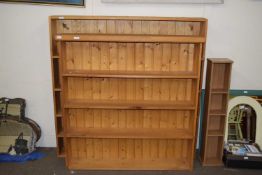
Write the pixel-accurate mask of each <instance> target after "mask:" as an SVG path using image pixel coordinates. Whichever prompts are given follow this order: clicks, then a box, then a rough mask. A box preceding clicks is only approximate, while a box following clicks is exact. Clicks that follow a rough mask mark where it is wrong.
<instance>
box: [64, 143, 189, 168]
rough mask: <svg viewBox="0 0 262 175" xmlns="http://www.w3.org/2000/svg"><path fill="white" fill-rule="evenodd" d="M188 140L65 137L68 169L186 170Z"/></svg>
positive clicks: (187, 165) (187, 163) (187, 166)
mask: <svg viewBox="0 0 262 175" xmlns="http://www.w3.org/2000/svg"><path fill="white" fill-rule="evenodd" d="M192 146H193V141H192V140H187V139H123V138H121V139H112V138H110V139H105V138H103V139H92V138H68V149H69V150H68V151H67V154H68V158H69V159H68V160H69V161H68V165H69V169H87V170H92V169H93V170H96V169H100V170H101V169H104V170H109V169H111V170H114V169H115V170H116V169H117V170H189V169H191V168H192V165H193V161H192V157H191V155H192V153H191V151H192Z"/></svg>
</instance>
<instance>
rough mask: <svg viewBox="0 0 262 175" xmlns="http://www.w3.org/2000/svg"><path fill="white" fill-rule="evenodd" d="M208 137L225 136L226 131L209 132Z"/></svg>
mask: <svg viewBox="0 0 262 175" xmlns="http://www.w3.org/2000/svg"><path fill="white" fill-rule="evenodd" d="M208 136H224V131H214V130H209V131H208Z"/></svg>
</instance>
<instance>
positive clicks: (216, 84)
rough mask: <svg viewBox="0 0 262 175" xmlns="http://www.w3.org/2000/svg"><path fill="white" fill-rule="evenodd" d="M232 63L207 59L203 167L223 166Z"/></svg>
mask: <svg viewBox="0 0 262 175" xmlns="http://www.w3.org/2000/svg"><path fill="white" fill-rule="evenodd" d="M232 63H233V61H232V60H230V59H228V58H208V59H207V72H206V88H205V109H204V118H203V133H202V147H201V161H202V164H203V165H204V166H220V165H223V162H222V156H223V148H224V134H225V124H226V118H227V105H228V96H229V88H230V80H231V69H232Z"/></svg>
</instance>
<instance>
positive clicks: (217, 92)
mask: <svg viewBox="0 0 262 175" xmlns="http://www.w3.org/2000/svg"><path fill="white" fill-rule="evenodd" d="M211 93H212V94H227V93H228V90H227V89H211Z"/></svg>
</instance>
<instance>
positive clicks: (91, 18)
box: [50, 15, 207, 22]
mask: <svg viewBox="0 0 262 175" xmlns="http://www.w3.org/2000/svg"><path fill="white" fill-rule="evenodd" d="M50 18H51V19H54V20H125V21H126V20H127V21H133V20H138V21H141V20H142V21H180V22H185V21H186V22H206V21H207V19H206V18H195V17H194V18H188V17H151V16H150V17H148V16H142V17H141V16H79V15H70V16H69V15H64V16H61V15H54V16H51V17H50Z"/></svg>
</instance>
